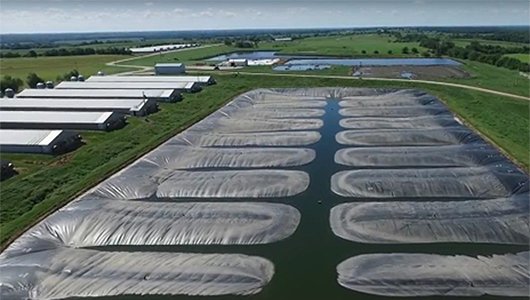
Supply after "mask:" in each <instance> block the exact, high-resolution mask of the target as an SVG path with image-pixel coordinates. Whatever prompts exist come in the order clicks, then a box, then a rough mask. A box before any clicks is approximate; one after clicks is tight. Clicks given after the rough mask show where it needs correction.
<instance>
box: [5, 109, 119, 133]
mask: <svg viewBox="0 0 530 300" xmlns="http://www.w3.org/2000/svg"><path fill="white" fill-rule="evenodd" d="M124 125H125V117H124V116H123V115H122V114H119V113H113V112H73V111H0V127H1V128H3V129H77V130H113V129H118V128H121V127H123V126H124Z"/></svg>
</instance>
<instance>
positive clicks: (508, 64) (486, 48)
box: [396, 33, 530, 72]
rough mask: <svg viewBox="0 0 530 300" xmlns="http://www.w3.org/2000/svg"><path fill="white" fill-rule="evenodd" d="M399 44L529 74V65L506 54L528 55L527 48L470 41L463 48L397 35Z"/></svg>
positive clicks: (435, 39) (424, 37) (420, 36)
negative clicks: (413, 45)
mask: <svg viewBox="0 0 530 300" xmlns="http://www.w3.org/2000/svg"><path fill="white" fill-rule="evenodd" d="M396 38H397V41H399V42H418V43H419V45H420V46H421V47H424V48H428V49H429V51H430V52H431V53H432V54H433V55H434V56H438V57H440V56H443V55H447V56H450V57H455V58H460V59H469V60H473V61H478V62H482V63H487V64H490V65H495V66H498V67H503V68H507V69H511V70H518V71H521V72H530V65H529V64H528V63H525V62H522V61H520V60H518V59H516V58H513V57H507V56H505V55H506V54H512V53H526V54H527V53H529V52H530V48H529V47H528V46H521V47H502V46H498V45H483V44H481V43H479V42H478V41H472V42H471V43H470V44H469V45H467V46H465V47H460V46H457V45H455V43H453V42H451V41H450V40H446V39H440V38H439V37H431V36H427V35H424V34H418V33H414V34H407V35H404V36H401V35H397V36H396Z"/></svg>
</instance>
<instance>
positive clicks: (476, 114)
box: [0, 73, 530, 245]
mask: <svg viewBox="0 0 530 300" xmlns="http://www.w3.org/2000/svg"><path fill="white" fill-rule="evenodd" d="M216 79H217V82H218V84H217V85H214V86H210V87H207V88H205V89H204V90H203V91H202V92H200V93H196V94H186V95H185V99H184V100H183V101H182V102H179V103H176V104H165V103H164V104H162V105H161V111H160V112H158V113H156V114H153V115H150V116H148V117H144V118H130V119H129V124H128V125H127V126H126V127H125V128H123V129H121V130H119V131H114V132H109V133H99V132H82V133H81V134H82V136H83V137H84V139H85V141H86V142H87V144H86V145H84V146H82V147H81V148H79V149H77V150H76V151H74V152H72V153H69V154H66V155H61V156H57V157H53V158H50V157H48V156H42V155H3V157H5V158H6V159H11V160H12V161H13V163H14V164H15V165H20V166H22V169H21V170H20V174H19V175H17V176H15V177H13V178H11V179H8V180H6V181H4V182H2V183H0V187H1V190H2V197H3V199H4V201H3V203H2V204H3V208H2V211H1V214H2V215H1V216H0V217H1V218H0V219H1V222H2V223H1V224H0V229H1V230H0V232H1V236H0V239H1V241H2V243H3V244H4V245H5V243H6V241H8V240H9V239H10V238H12V237H14V236H15V235H16V234H17V233H20V232H21V231H22V230H24V229H25V228H27V227H28V226H29V225H30V224H32V223H33V222H35V220H38V219H39V218H41V217H42V216H44V215H46V214H47V213H50V212H51V211H53V210H55V209H57V208H59V207H61V206H62V205H64V204H65V203H66V202H68V201H69V200H71V199H72V198H74V197H75V196H76V195H79V194H80V193H82V192H83V191H85V190H86V189H88V188H89V187H91V186H93V185H94V184H96V183H97V182H99V181H101V180H103V179H104V178H106V177H107V176H109V175H110V174H112V173H114V172H115V171H116V170H117V169H119V168H121V167H123V166H125V165H127V164H128V163H129V162H131V161H132V160H134V159H136V158H138V157H140V156H142V155H143V154H144V153H146V152H148V151H149V150H150V149H153V148H154V147H156V146H157V145H159V144H160V143H162V142H163V141H164V140H166V139H168V138H169V137H171V136H173V135H175V134H176V133H178V132H179V131H181V130H183V129H184V128H186V127H188V126H190V125H191V124H193V123H195V122H197V121H198V120H200V119H202V118H204V117H205V116H206V115H208V114H209V113H211V112H213V111H214V110H216V109H217V108H218V107H220V106H221V105H223V104H224V103H226V102H227V101H229V100H230V99H232V98H233V97H234V96H236V95H238V94H241V93H243V92H245V91H248V90H251V89H255V88H260V87H318V86H326V87H333V86H339V87H348V86H351V87H397V88H399V87H404V88H420V89H424V90H426V91H428V92H430V93H432V94H434V95H436V96H438V97H440V98H441V99H442V100H443V101H444V102H445V103H446V104H447V105H448V106H449V108H450V109H451V110H453V111H454V112H455V113H457V114H458V115H459V116H461V117H462V118H463V119H464V120H466V121H467V122H468V123H469V124H470V125H471V126H473V127H475V128H477V129H479V130H480V132H481V133H482V134H484V135H485V136H486V137H488V138H489V139H491V140H492V141H493V142H494V143H496V144H497V145H500V146H501V147H502V148H503V149H505V151H506V152H507V153H509V155H510V156H511V157H513V158H514V159H515V160H516V161H518V162H519V163H520V164H521V165H522V166H524V167H525V168H528V165H529V160H528V151H529V140H528V135H525V134H521V133H522V132H527V130H528V126H529V118H528V112H529V104H530V102H528V101H524V100H513V99H511V98H507V97H502V96H495V95H491V94H486V93H482V92H477V91H468V90H463V89H459V88H452V87H445V86H432V85H428V84H418V83H413V82H393V83H389V82H384V81H362V80H351V79H329V78H303V77H293V76H290V77H288V78H287V77H284V76H269V75H259V74H257V75H244V74H240V75H237V76H236V75H233V74H226V73H225V75H219V76H217V77H216Z"/></svg>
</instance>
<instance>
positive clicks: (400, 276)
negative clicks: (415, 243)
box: [337, 252, 530, 297]
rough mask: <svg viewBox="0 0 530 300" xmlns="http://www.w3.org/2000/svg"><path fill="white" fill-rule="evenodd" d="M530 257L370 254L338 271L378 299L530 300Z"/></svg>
mask: <svg viewBox="0 0 530 300" xmlns="http://www.w3.org/2000/svg"><path fill="white" fill-rule="evenodd" d="M529 255H530V253H528V252H520V253H517V254H506V255H493V256H479V257H469V256H463V255H456V256H449V255H448V256H444V255H435V254H419V253H412V254H404V253H389V254H365V255H359V256H355V257H352V258H349V259H347V260H345V261H343V262H342V263H340V264H339V265H338V266H337V273H338V281H339V284H340V285H342V286H344V287H345V288H348V289H352V290H355V291H359V292H364V293H369V294H376V295H384V296H400V297H416V296H430V295H443V296H481V295H486V294H488V295H497V296H512V297H515V296H519V297H527V296H528V284H529V281H530V275H529V273H528V268H529V264H528V262H529V259H528V257H529Z"/></svg>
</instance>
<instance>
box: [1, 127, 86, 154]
mask: <svg viewBox="0 0 530 300" xmlns="http://www.w3.org/2000/svg"><path fill="white" fill-rule="evenodd" d="M80 145H81V136H79V134H77V133H76V132H74V131H69V130H26V129H0V150H1V152H5V153H9V152H11V153H45V154H60V153H64V152H68V151H70V150H74V149H75V148H77V147H79V146H80Z"/></svg>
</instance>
